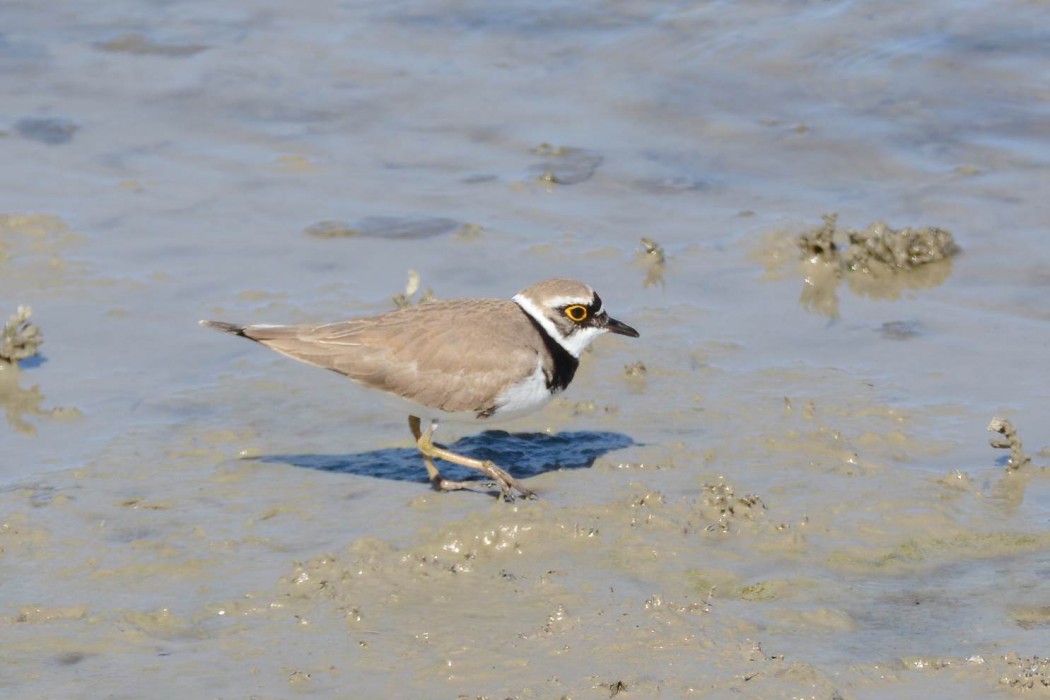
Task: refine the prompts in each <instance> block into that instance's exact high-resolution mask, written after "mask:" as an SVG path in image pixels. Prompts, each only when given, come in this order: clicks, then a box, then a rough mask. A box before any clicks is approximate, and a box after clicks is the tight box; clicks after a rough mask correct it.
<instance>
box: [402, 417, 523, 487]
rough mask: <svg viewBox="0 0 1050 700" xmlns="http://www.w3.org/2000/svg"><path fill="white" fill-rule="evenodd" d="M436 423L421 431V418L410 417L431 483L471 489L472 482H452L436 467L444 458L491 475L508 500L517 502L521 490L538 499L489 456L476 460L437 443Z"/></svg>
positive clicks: (410, 423)
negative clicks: (515, 492) (435, 463)
mask: <svg viewBox="0 0 1050 700" xmlns="http://www.w3.org/2000/svg"><path fill="white" fill-rule="evenodd" d="M436 425H437V423H436V422H434V423H431V424H430V427H429V428H427V429H426V431H425V432H420V421H419V418H417V417H416V416H409V417H408V427H409V429H410V430H411V431H412V435H413V436H415V438H416V447H417V448H418V449H419V452H420V454H422V455H423V463H424V464H426V467H427V474H428V475H429V476H430V483H431V484H433V485H434V488H436V489H438V490H443V491H445V490H455V489H466V488H471V484H470V482H466V481H448V480H447V479H445V478H443V477H442V476H441V473H440V472H439V471H438V470H437V467H435V466H434V460H435V459H443V460H445V461H446V462H452V463H453V464H458V465H460V466H463V467H470V468H471V469H477V470H478V471H480V472H482V473H483V474H485V475H486V476H488V477H489V478H490V479H492V480H493V481H495V482H496V484H497V485H498V486H499V488H500V491H501V492H502V493H503V498H504V500H507V501H513V500H514V491H518V493H520V494H521V495H522V496H524V497H525V498H534V497H535V496H536V494H534V493H533V492H532V491H530V490H529V489H527V488H525V487H524V486H522V485H521V484H520V483H518V481H517V480H515V479H514V477H512V476H511V475H510V474H508V473H507V472H505V471H503V470H502V469H500V468H499V467H498V466H496V465H495V464H494V463H493V462H490V461H489V460H487V459H484V460H482V459H474V458H473V457H467V456H465V455H461V454H456V453H455V452H452V451H450V450H446V449H444V448H442V447H438V446H437V445H435V444H434V443H433V435H434V428H435V427H436Z"/></svg>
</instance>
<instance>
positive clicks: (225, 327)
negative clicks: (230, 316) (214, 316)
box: [200, 320, 248, 338]
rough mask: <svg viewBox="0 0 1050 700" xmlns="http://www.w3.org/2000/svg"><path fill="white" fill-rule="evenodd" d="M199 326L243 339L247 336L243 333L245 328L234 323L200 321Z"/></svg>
mask: <svg viewBox="0 0 1050 700" xmlns="http://www.w3.org/2000/svg"><path fill="white" fill-rule="evenodd" d="M200 324H201V325H202V326H204V327H205V328H214V329H215V330H217V331H222V332H223V333H233V334H234V335H239V336H241V337H243V338H247V337H248V334H247V333H245V332H244V329H245V328H246V327H247V326H238V325H237V324H236V323H226V321H207V320H205V321H201V322H200Z"/></svg>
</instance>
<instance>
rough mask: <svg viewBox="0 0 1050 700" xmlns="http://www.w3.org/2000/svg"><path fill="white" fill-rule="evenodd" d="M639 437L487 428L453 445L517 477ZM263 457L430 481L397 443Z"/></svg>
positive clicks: (462, 471) (459, 470) (583, 463)
mask: <svg viewBox="0 0 1050 700" xmlns="http://www.w3.org/2000/svg"><path fill="white" fill-rule="evenodd" d="M634 444H635V442H634V440H632V439H631V438H629V437H628V436H626V435H623V434H622V433H609V432H595V431H576V432H570V433H557V434H555V435H549V434H547V433H508V432H505V431H502V430H486V431H485V432H483V433H479V434H477V435H471V436H469V437H465V438H462V439H460V440H457V441H456V442H455V443H454V444H452V445H447V447H448V449H450V450H452V451H453V452H458V453H460V454H463V455H466V456H468V457H476V458H478V459H488V460H492V461H493V462H495V463H496V464H498V465H500V466H501V467H503V468H504V469H506V470H507V471H509V472H510V473H511V474H513V475H514V476H515V477H521V478H527V477H530V476H536V475H537V474H542V473H544V472H550V471H557V470H559V469H583V468H585V467H590V466H591V465H592V464H594V461H595V460H596V459H598V458H599V457H601V456H602V455H604V454H605V453H607V452H612V451H613V450H619V449H622V448H624V447H630V446H631V445H634ZM256 459H258V460H259V461H260V462H267V463H271V464H273V463H277V464H291V465H292V466H296V467H304V468H306V469H320V470H321V471H326V472H341V473H346V474H358V475H360V476H372V477H376V478H378V479H393V480H395V481H416V482H423V483H425V482H426V481H427V476H426V470H425V469H424V468H423V461H422V458H421V457H420V455H419V451H418V450H416V448H415V447H394V448H389V449H385V450H373V451H372V452H358V453H355V454H344V455H331V454H329V455H320V454H282V455H265V456H262V457H257V458H256ZM437 466H438V469H440V470H441V475H442V476H444V477H445V478H447V479H453V480H457V481H458V480H468V481H469V480H474V479H482V480H484V476H483V475H482V474H481V473H480V472H478V471H475V470H473V469H468V468H466V467H461V466H458V465H454V464H450V463H448V462H442V461H438V462H437Z"/></svg>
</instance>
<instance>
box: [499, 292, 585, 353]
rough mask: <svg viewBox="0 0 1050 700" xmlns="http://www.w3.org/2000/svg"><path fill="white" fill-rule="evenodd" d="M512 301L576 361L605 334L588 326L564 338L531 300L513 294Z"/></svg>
mask: <svg viewBox="0 0 1050 700" xmlns="http://www.w3.org/2000/svg"><path fill="white" fill-rule="evenodd" d="M512 300H513V301H514V303H516V304H517V305H518V306H520V307H521V309H522V311H524V312H525V313H527V314H528V315H529V316H530V317H531V318H532V320H534V321H535V322H536V323H538V324H540V327H541V328H543V330H545V331H547V335H549V336H550V337H552V338H554V342H556V343H557V344H558V345H560V346H562V347H563V348H565V351H566V352H568V353H569V354H570V355H572V356H573V357H575V358H577V359H579V357H580V355H582V354H583V351H584V350H586V349H587V346H588V345H590V344H591V343H592V342H593V341H594V339H595V338H597V337H598V336H600V335H601V334H602V333H604V332H605V330H604V329H602V328H595V327H593V326H588V327H586V328H580V329H579V330H577V331H576V332H575V333H573V334H572V335H570V336H568V337H565V336H563V335H562V334H561V331H559V330H558V327H557V326H555V325H554V323H552V322H551V320H550V319H549V318H547V315H546V314H545V313H543V310H542V309H540V307H538V306H536V304H534V303H533V301H532V300H531V299H529V298H528V297H524V296H522V295H521V294H515V295H514V296H513V298H512Z"/></svg>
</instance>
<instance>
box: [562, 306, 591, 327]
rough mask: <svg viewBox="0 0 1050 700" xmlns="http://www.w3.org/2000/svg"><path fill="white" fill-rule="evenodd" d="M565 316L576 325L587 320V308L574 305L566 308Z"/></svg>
mask: <svg viewBox="0 0 1050 700" xmlns="http://www.w3.org/2000/svg"><path fill="white" fill-rule="evenodd" d="M565 315H566V316H568V317H569V318H570V319H572V320H573V321H575V322H576V323H580V322H581V321H586V320H587V307H586V306H580V305H579V304H573V305H572V306H568V307H566V308H565Z"/></svg>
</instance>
